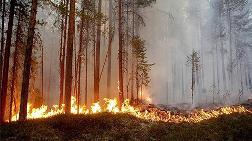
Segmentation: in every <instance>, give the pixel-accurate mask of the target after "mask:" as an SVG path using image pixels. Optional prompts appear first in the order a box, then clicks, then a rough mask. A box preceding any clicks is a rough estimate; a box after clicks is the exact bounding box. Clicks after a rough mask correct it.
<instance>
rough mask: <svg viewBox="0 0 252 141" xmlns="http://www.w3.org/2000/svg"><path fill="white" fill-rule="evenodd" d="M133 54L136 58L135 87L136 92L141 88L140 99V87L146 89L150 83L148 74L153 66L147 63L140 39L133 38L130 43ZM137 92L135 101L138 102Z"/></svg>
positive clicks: (143, 46)
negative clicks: (136, 81)
mask: <svg viewBox="0 0 252 141" xmlns="http://www.w3.org/2000/svg"><path fill="white" fill-rule="evenodd" d="M132 47H133V54H134V56H135V57H136V77H137V78H136V79H137V80H138V83H137V85H136V88H137V91H138V90H139V88H141V97H142V87H143V86H145V87H148V86H149V83H150V81H151V80H150V76H149V73H150V71H151V67H152V66H153V65H154V64H150V63H148V60H147V55H146V51H147V49H146V47H145V41H144V40H142V39H141V38H140V37H135V38H134V39H133V41H132ZM138 100H139V99H138V92H137V101H138Z"/></svg>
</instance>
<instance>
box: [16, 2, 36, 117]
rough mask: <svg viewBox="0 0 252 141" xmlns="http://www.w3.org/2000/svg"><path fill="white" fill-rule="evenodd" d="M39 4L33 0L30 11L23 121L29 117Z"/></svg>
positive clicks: (21, 109)
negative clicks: (28, 108)
mask: <svg viewBox="0 0 252 141" xmlns="http://www.w3.org/2000/svg"><path fill="white" fill-rule="evenodd" d="M37 5H38V0H32V5H31V13H30V19H29V28H28V37H27V46H26V50H25V60H24V70H23V82H22V90H21V102H20V112H19V120H21V121H23V120H26V118H27V102H28V92H29V81H30V71H31V70H30V69H31V61H32V49H33V40H34V34H35V25H36V16H37Z"/></svg>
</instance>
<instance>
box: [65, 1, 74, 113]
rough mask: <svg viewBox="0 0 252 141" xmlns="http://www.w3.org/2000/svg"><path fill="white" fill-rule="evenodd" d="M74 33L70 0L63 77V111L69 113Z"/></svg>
mask: <svg viewBox="0 0 252 141" xmlns="http://www.w3.org/2000/svg"><path fill="white" fill-rule="evenodd" d="M74 34H75V0H70V15H69V25H68V40H67V56H66V77H65V105H66V107H65V113H66V114H70V113H71V91H72V79H73V78H72V63H73V40H74V39H73V38H74Z"/></svg>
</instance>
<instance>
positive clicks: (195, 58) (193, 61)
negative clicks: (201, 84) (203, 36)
mask: <svg viewBox="0 0 252 141" xmlns="http://www.w3.org/2000/svg"><path fill="white" fill-rule="evenodd" d="M199 62H200V57H199V54H198V52H196V51H195V50H193V51H192V54H191V55H190V56H187V65H188V66H190V67H191V72H192V83H191V90H192V104H193V98H194V93H195V74H196V72H197V71H199V67H200V65H199Z"/></svg>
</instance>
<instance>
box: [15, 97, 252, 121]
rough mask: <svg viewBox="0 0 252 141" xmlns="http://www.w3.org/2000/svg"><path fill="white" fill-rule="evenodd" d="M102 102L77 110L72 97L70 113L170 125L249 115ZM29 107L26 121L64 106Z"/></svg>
mask: <svg viewBox="0 0 252 141" xmlns="http://www.w3.org/2000/svg"><path fill="white" fill-rule="evenodd" d="M104 101H105V105H100V104H99V102H97V103H93V104H92V105H91V107H90V108H87V107H86V106H82V107H80V108H79V110H78V108H77V107H78V106H77V105H76V99H75V98H74V97H72V102H71V113H72V114H83V115H90V114H91V115H92V114H97V113H103V112H108V113H112V114H129V115H132V116H135V117H137V118H140V119H144V120H147V121H162V122H171V123H182V122H189V123H197V122H201V121H203V120H209V119H212V118H218V117H219V116H222V115H229V114H233V113H251V112H250V111H249V110H247V109H246V108H245V107H243V106H230V107H221V108H216V109H212V110H204V109H195V110H192V111H190V112H174V111H168V110H162V109H160V108H158V107H156V106H154V105H152V106H151V105H148V104H138V105H137V106H132V105H131V104H130V101H129V100H125V101H124V103H123V105H122V107H121V108H119V106H118V103H117V100H116V99H104ZM31 107H32V105H31V104H28V113H27V117H28V119H37V118H48V117H52V116H55V115H59V114H63V113H64V105H62V106H61V108H60V107H59V105H54V106H53V107H52V108H50V109H49V108H48V107H47V106H45V105H42V106H41V107H40V108H31ZM17 119H18V114H16V115H14V116H13V117H12V121H16V120H17Z"/></svg>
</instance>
